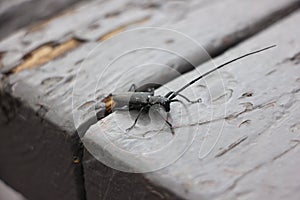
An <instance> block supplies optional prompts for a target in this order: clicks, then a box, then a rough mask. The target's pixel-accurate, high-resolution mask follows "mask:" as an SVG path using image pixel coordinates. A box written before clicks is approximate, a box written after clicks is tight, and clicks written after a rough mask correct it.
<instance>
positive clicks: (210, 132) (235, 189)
mask: <svg viewBox="0 0 300 200" xmlns="http://www.w3.org/2000/svg"><path fill="white" fill-rule="evenodd" d="M299 20H300V12H297V13H295V14H293V15H291V16H289V17H288V18H286V19H283V20H282V21H280V22H278V23H276V24H275V25H274V26H272V27H270V28H268V29H267V30H265V31H263V32H262V33H260V34H257V35H256V36H254V37H252V38H250V39H248V40H246V41H245V42H243V43H241V44H240V45H238V46H237V47H235V48H233V49H231V50H229V51H227V52H226V53H225V54H224V55H222V56H220V57H218V58H217V59H216V60H214V63H215V64H216V65H218V64H220V63H223V62H224V61H226V60H228V59H231V58H233V57H236V56H238V55H241V54H244V53H247V52H249V51H251V50H255V49H259V48H261V47H265V46H268V45H270V44H274V43H275V44H277V45H278V47H277V48H276V49H272V50H269V51H268V52H264V53H261V54H259V55H256V56H252V57H249V58H246V59H245V60H243V61H239V62H236V63H234V64H231V65H230V66H228V67H227V68H225V69H223V70H220V71H219V73H214V74H212V75H211V76H209V77H208V78H205V80H203V81H201V82H199V83H197V84H195V85H193V86H192V87H191V88H190V89H189V90H186V91H185V92H183V94H185V95H186V96H190V97H197V96H200V97H202V98H203V103H201V104H199V105H195V104H194V105H187V110H188V113H189V115H182V113H181V112H179V111H180V109H181V110H182V107H180V105H176V104H174V105H173V106H172V111H171V115H172V118H173V124H174V126H175V136H172V135H171V134H170V131H169V130H168V128H167V126H166V125H165V126H163V125H162V124H159V123H158V121H159V120H156V119H153V122H152V124H148V125H143V123H142V122H140V123H138V125H137V127H136V128H135V129H133V130H132V131H131V132H130V135H131V137H130V136H128V134H124V128H126V127H127V126H128V124H130V122H132V120H131V119H130V118H129V119H128V117H127V115H126V113H124V112H114V113H113V114H111V115H109V116H108V117H106V118H104V119H103V120H101V121H100V122H98V123H97V124H95V125H94V126H92V127H91V128H90V129H89V130H88V131H87V133H86V134H85V136H84V141H85V142H86V145H90V149H92V150H93V151H94V153H96V154H97V155H98V156H99V155H102V156H103V157H105V156H108V155H109V154H110V156H112V157H113V158H115V160H114V162H115V163H118V162H117V161H119V166H120V165H121V164H122V165H126V166H127V167H128V168H129V169H135V170H148V169H151V167H153V168H155V167H156V166H159V164H160V163H161V162H162V161H163V159H169V158H168V157H170V156H173V153H174V152H175V153H178V152H176V151H177V149H180V148H181V147H182V146H183V145H185V143H183V141H186V137H187V135H190V136H195V138H193V143H192V145H191V146H188V148H187V150H186V151H185V152H184V154H183V155H182V156H180V158H179V159H178V160H176V162H175V161H174V162H173V163H171V165H169V166H167V167H165V168H163V169H161V170H157V171H154V172H152V173H146V174H144V177H145V178H147V179H148V180H149V181H150V182H152V183H153V184H157V185H159V186H161V187H164V188H166V189H168V190H169V191H172V192H174V193H175V194H177V195H179V196H181V197H182V198H185V199H263V198H272V199H282V198H285V199H295V200H296V199H298V198H299V195H300V194H299V176H296V175H295V174H297V170H298V168H299V139H300V131H299V123H300V122H299V108H300V107H299V106H300V104H299V100H300V95H299V91H300V88H299V80H300V70H299V52H300V45H299V44H300V43H299V37H298V35H299V33H300V32H299V31H300V30H299V29H298V28H297V26H296V24H297V23H298V21H299ZM212 67H213V65H212V63H211V62H208V63H206V64H204V65H201V66H200V67H198V68H197V70H194V71H192V72H190V73H188V74H185V75H183V76H181V77H179V78H177V79H175V80H173V81H171V82H170V83H167V84H166V85H165V87H164V88H160V89H158V90H157V93H158V94H165V93H166V88H168V89H170V90H175V89H176V88H178V87H180V86H181V85H182V84H183V83H184V82H186V81H187V80H191V79H192V78H193V77H196V76H197V75H199V74H201V73H203V72H205V71H207V70H208V69H211V68H212ZM222 83H224V85H222ZM183 110H184V109H183ZM180 120H181V121H180ZM122 128H123V130H122ZM159 128H165V129H163V131H161V132H160V133H159V134H157V135H155V134H154V133H157V132H158V130H159ZM151 130H152V131H153V132H148V135H146V136H149V135H150V136H151V134H152V136H153V137H151V138H150V139H149V138H148V139H143V134H146V133H147V131H151ZM193 133H194V135H193ZM133 136H135V137H133ZM138 136H140V137H141V138H142V139H141V138H136V137H138ZM105 138H108V139H110V140H106V139H105ZM110 143H113V144H114V145H116V146H117V147H119V148H120V149H122V150H127V151H129V152H132V153H136V154H132V155H130V153H126V152H124V151H118V148H116V146H114V148H111V147H110V145H109V144H110ZM157 144H168V145H165V146H159V147H160V148H162V149H163V150H160V148H157V146H156V145H157ZM172 145H174V146H172ZM155 147H156V148H155ZM103 148H105V149H103ZM98 150H100V152H97V151H98ZM150 150H157V151H158V152H159V154H155V155H156V156H153V157H152V156H151V155H148V154H149V151H150ZM141 152H147V153H148V154H142V153H141ZM98 153H100V154H98ZM179 153H180V152H179Z"/></svg>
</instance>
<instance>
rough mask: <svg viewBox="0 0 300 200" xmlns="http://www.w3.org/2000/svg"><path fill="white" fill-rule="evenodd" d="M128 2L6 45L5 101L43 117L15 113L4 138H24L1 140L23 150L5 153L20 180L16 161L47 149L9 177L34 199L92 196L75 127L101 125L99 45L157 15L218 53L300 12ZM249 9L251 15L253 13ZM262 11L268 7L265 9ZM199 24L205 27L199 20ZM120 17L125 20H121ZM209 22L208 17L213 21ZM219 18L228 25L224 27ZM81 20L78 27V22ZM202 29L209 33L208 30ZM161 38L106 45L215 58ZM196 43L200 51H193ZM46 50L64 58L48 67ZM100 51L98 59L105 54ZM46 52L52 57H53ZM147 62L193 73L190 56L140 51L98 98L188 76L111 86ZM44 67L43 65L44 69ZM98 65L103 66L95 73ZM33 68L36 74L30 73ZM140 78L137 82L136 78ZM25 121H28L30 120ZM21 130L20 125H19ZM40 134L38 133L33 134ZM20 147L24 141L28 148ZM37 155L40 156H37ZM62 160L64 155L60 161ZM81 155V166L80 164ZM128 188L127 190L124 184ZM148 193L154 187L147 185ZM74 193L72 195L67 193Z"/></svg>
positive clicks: (146, 72) (72, 17)
mask: <svg viewBox="0 0 300 200" xmlns="http://www.w3.org/2000/svg"><path fill="white" fill-rule="evenodd" d="M128 2H129V3H130V1H123V0H122V1H110V2H107V1H101V2H91V4H88V5H87V6H86V7H83V8H78V9H75V11H74V12H71V13H69V15H65V16H62V17H59V18H57V19H54V20H51V21H50V22H47V23H45V24H42V25H41V26H38V27H35V28H33V29H31V30H22V31H20V32H18V33H17V34H16V35H13V36H12V37H10V38H8V39H7V40H5V41H3V42H1V44H0V51H1V52H2V64H3V67H2V69H1V70H2V72H3V74H4V78H3V81H2V83H1V85H2V86H3V91H2V94H4V91H6V92H7V94H5V95H4V96H3V99H7V98H8V99H10V98H12V99H20V101H17V102H18V103H17V105H18V104H21V105H22V106H21V108H23V107H24V110H25V111H24V112H25V114H26V113H29V116H31V115H32V116H35V113H38V114H37V115H38V116H37V117H32V118H28V120H27V121H25V122H23V123H21V121H22V120H23V119H24V117H22V115H17V116H15V115H14V112H12V116H13V117H11V115H10V114H9V113H8V114H7V115H2V116H1V118H3V119H4V120H5V119H6V118H7V116H8V119H9V122H11V125H10V126H8V125H5V124H3V125H2V126H3V128H2V126H1V132H2V130H3V131H8V130H9V128H10V127H11V126H16V128H15V129H13V130H11V131H10V132H8V133H9V135H16V136H18V138H19V139H16V138H17V137H16V138H14V139H13V138H10V137H8V136H6V137H3V139H2V138H1V140H0V141H1V145H2V143H3V144H4V145H2V146H3V147H5V144H6V145H9V147H8V148H12V146H17V147H18V148H20V149H16V151H12V152H11V154H10V153H7V152H6V151H4V149H3V150H2V152H3V155H2V156H4V157H6V158H7V159H6V160H5V163H4V162H3V164H2V163H1V165H0V166H1V167H2V166H3V169H6V170H8V169H10V167H11V166H14V168H13V169H14V172H15V174H16V176H17V174H20V173H22V171H23V167H22V166H20V165H14V163H16V162H17V163H24V162H25V163H26V159H25V161H24V156H23V154H22V153H19V152H24V151H26V150H27V148H28V147H29V146H31V145H32V144H34V145H36V146H37V147H36V148H37V149H42V150H41V151H40V152H39V154H38V156H37V157H35V159H34V160H31V162H30V164H28V169H27V170H28V173H27V174H28V175H27V176H25V175H24V176H22V177H16V176H10V174H8V173H6V174H5V175H3V176H4V177H5V180H7V182H10V184H11V185H14V186H15V185H16V188H17V189H18V190H20V191H22V192H23V193H24V194H26V196H28V197H29V198H31V197H32V198H37V197H40V195H41V194H42V193H43V192H45V190H46V188H47V191H53V193H51V194H52V195H49V198H58V197H59V195H61V193H64V195H66V198H72V199H76V198H77V199H80V198H81V197H82V195H84V190H83V188H81V186H82V182H83V174H82V171H81V170H82V169H81V167H82V165H81V164H82V162H81V161H82V160H81V154H82V151H81V149H80V146H79V144H78V143H79V138H77V133H76V129H75V127H79V126H80V125H82V124H84V125H86V127H85V128H87V127H88V126H89V125H91V124H92V123H94V122H95V113H94V112H93V111H94V109H93V106H94V103H95V99H94V98H93V94H94V89H95V86H96V85H97V79H96V78H95V74H97V72H99V71H102V70H103V69H104V68H105V64H104V63H103V59H100V58H99V57H96V56H95V57H89V58H86V55H87V54H88V53H89V52H90V51H91V50H92V49H93V48H94V47H96V46H97V45H98V44H99V41H98V40H102V39H103V38H107V37H108V36H111V35H114V34H115V33H116V32H118V31H119V30H120V27H121V30H127V29H129V28H131V27H137V26H142V25H139V24H135V22H141V20H143V19H145V18H144V17H148V16H149V17H150V18H149V19H148V18H146V19H148V20H146V21H145V22H144V24H143V25H145V26H151V25H156V26H162V27H168V28H174V29H175V30H179V31H182V32H184V33H186V34H188V35H190V36H192V37H194V39H196V40H197V41H198V42H199V43H201V44H202V45H203V46H204V47H205V48H206V49H208V51H209V52H210V53H214V52H219V51H221V50H222V49H224V48H226V47H229V46H231V45H233V44H235V43H236V42H238V41H240V40H241V39H242V38H244V37H247V36H249V35H251V34H253V30H255V31H258V30H260V29H261V25H262V24H263V25H267V24H269V21H268V20H269V19H270V17H274V18H278V17H279V16H283V15H284V14H286V13H287V12H289V11H290V10H293V9H296V8H297V6H298V1H295V0H289V1H286V0H285V1H278V3H277V4H274V3H273V1H271V0H265V1H263V4H262V1H253V0H252V1H250V0H249V1H244V2H243V3H241V1H237V0H227V1H226V4H224V3H222V2H219V1H214V2H213V5H211V6H210V4H209V3H207V4H199V6H198V7H197V6H195V7H194V8H190V9H195V10H191V11H190V12H187V13H185V12H184V13H178V12H175V11H173V12H171V15H170V14H169V13H166V12H165V6H164V3H163V2H162V3H159V4H158V5H159V6H154V7H151V6H150V7H151V8H150V9H149V7H147V6H146V8H144V7H143V6H144V4H142V6H139V5H138V6H132V4H127V3H128ZM227 3H228V4H227ZM134 5H136V4H134ZM192 5H193V4H192ZM228 5H234V7H232V11H231V12H228V15H224V9H225V8H227V7H228ZM259 6H261V7H259ZM245 7H247V8H248V9H245ZM257 7H259V8H260V9H257ZM100 8H101V9H102V10H103V13H100V12H99V10H100ZM198 9H199V10H198ZM243 9H244V13H242V14H241V13H240V11H239V10H243ZM120 10H124V11H123V12H122V14H121V15H116V16H115V17H116V18H114V17H111V16H114V14H113V13H118V11H120ZM254 10H255V11H256V10H257V12H256V13H255V15H254V14H253V12H254ZM136 11H140V12H136ZM212 12H215V13H216V15H215V17H214V18H210V17H208V16H210V14H211V13H212ZM183 14H184V15H183ZM84 16H87V17H84ZM107 16H109V17H107ZM171 16H173V17H174V18H173V20H171V21H169V19H170V18H171V19H172V17H171ZM182 16H183V17H182ZM199 16H200V17H199ZM237 16H239V17H237ZM253 16H255V17H253ZM178 18H182V19H183V20H182V21H181V22H178V23H175V22H174V21H177V20H176V19H178ZM198 18H199V19H200V21H197V19H198ZM118 19H120V21H119V20H118ZM121 19H122V20H121ZM123 19H124V20H123ZM204 19H208V20H209V22H207V21H206V20H204ZM217 19H222V21H219V20H217ZM74 21H75V22H76V23H74ZM98 22H101V26H97V23H98ZM129 22H130V23H129ZM222 24H231V25H232V26H226V27H224V30H223V29H222V31H219V29H220V26H221V25H222ZM58 27H60V28H58ZM81 27H82V28H81ZM90 27H92V28H90ZM195 27H201V29H198V28H195ZM204 30H205V31H204ZM203 31H204V32H203ZM126 33H130V32H126ZM154 33H155V34H154ZM154 33H153V32H150V33H148V32H146V33H145V34H146V35H145V36H147V37H145V38H146V39H147V40H139V42H137V40H136V39H137V38H136V37H132V38H129V37H124V36H126V34H122V36H123V37H124V38H123V39H121V43H119V44H122V45H123V46H122V48H120V46H119V44H118V43H113V40H106V42H102V43H101V44H102V45H106V47H107V49H109V52H105V51H102V52H104V53H103V54H105V56H104V58H105V59H107V60H109V59H110V57H111V53H114V55H118V54H119V55H120V53H122V52H123V51H125V50H126V48H130V47H140V46H141V45H142V47H144V46H145V45H148V46H150V47H160V48H165V49H168V50H170V51H173V52H174V51H175V52H177V53H178V54H180V55H182V56H183V57H186V58H188V59H190V60H191V63H192V64H194V65H197V64H198V63H201V62H203V61H204V60H207V59H208V57H207V54H205V53H204V54H201V51H203V50H200V51H199V46H197V45H195V44H194V43H193V42H189V43H186V41H187V40H186V38H185V37H180V36H182V35H179V36H176V35H175V36H174V37H175V40H174V42H173V43H172V42H171V45H170V43H169V42H166V41H167V40H166V39H169V38H165V37H162V35H160V34H157V33H159V32H154ZM211 33H214V34H211ZM203 35H205V37H202V36H203ZM228 35H230V36H231V37H230V38H231V39H230V40H229V42H225V43H224V42H222V41H223V39H224V37H225V36H228ZM129 39H130V40H129ZM216 41H217V42H216ZM144 42H148V43H144ZM215 42H216V43H215ZM69 45H70V46H69ZM127 45H128V46H127ZM130 45H132V46H130ZM191 45H192V48H189V47H191ZM65 46H67V47H65ZM39 47H41V48H39ZM73 47H74V48H73ZM108 47H109V48H108ZM45 49H46V52H50V53H49V54H51V55H52V56H51V59H55V58H56V59H55V60H51V59H50V60H47V59H48V58H47V59H46V62H45V63H44V64H43V63H42V64H41V63H40V61H41V60H43V59H44V57H43V56H44V55H45V54H44V52H45ZM49 49H50V50H49ZM34 50H37V51H34ZM64 50H66V51H64ZM70 50H72V51H70ZM99 51H100V50H99V49H98V52H99ZM56 52H62V53H64V54H61V55H60V56H58V55H59V54H58V55H57V54H56ZM95 52H96V53H97V51H95ZM100 52H101V51H100ZM35 53H37V56H38V58H39V59H37V60H38V61H39V62H38V64H37V65H32V66H31V65H29V64H26V65H25V66H28V67H26V68H25V69H27V70H24V69H23V71H18V70H17V71H15V72H18V73H15V72H14V70H13V69H16V67H17V66H18V65H19V64H22V63H23V62H24V61H27V59H28V58H29V59H32V60H30V62H33V60H35V59H34V58H35V55H36V54H35ZM46 54H47V55H48V53H46ZM25 55H26V56H25ZM96 55H97V54H96ZM39 56H41V57H39ZM82 61H84V63H87V65H84V66H87V67H88V69H87V72H88V73H87V74H86V73H79V75H78V76H77V77H76V70H77V69H79V68H80V64H81V63H82ZM145 61H147V63H149V62H152V63H153V62H156V63H159V64H163V65H173V68H175V69H176V70H178V71H179V72H184V71H188V70H190V69H192V68H191V65H190V64H189V63H187V62H186V61H185V60H184V59H182V58H178V56H177V55H174V54H168V53H166V52H162V51H159V52H155V51H148V52H146V53H145V52H143V51H140V52H137V53H136V54H133V55H130V56H129V57H124V58H122V59H120V60H119V62H118V63H116V66H115V67H118V66H121V67H120V68H119V69H122V71H120V70H116V71H115V73H112V74H111V75H110V76H107V77H104V79H103V85H102V88H99V89H101V90H99V91H98V92H97V93H96V96H97V98H99V99H101V98H102V97H104V96H105V95H107V94H108V92H111V91H116V90H119V91H124V90H127V88H129V86H130V84H132V82H135V83H136V84H138V85H141V84H142V83H145V82H156V83H162V84H163V83H165V82H168V81H170V80H172V79H173V78H175V77H176V76H179V75H180V73H179V74H178V73H175V74H170V71H172V69H170V68H167V69H166V70H163V71H162V70H161V68H160V67H159V66H157V67H155V69H154V68H146V69H145V68H143V69H139V70H137V71H134V72H133V73H127V74H126V75H125V76H123V77H122V79H121V80H122V81H123V80H124V82H120V83H121V84H119V85H117V87H116V88H115V90H113V86H112V85H111V83H117V81H118V80H119V79H120V75H123V73H124V72H128V71H129V70H130V69H131V68H132V66H136V65H140V64H144V63H145ZM39 65H42V66H40V67H38V66H39ZM22 66H24V65H22ZM94 66H97V67H98V66H99V67H98V68H97V69H95V67H94ZM31 67H32V69H31V70H29V68H31ZM89 70H96V71H89ZM97 70H98V71H97ZM86 75H88V76H86ZM137 75H138V76H137ZM75 77H76V78H75ZM133 77H136V78H135V79H134V80H133ZM75 80H76V84H78V85H79V87H76V88H77V89H79V90H77V91H76V92H78V93H75V94H79V95H80V97H81V98H79V97H78V98H75V100H74V101H73V103H74V104H73V107H72V87H73V84H74V83H75ZM87 80H90V81H87ZM4 85H5V87H4ZM90 95H92V96H90ZM2 102H4V101H1V103H2ZM9 105H10V104H9ZM11 107H14V104H12V106H11ZM11 107H9V108H11ZM21 110H22V109H21ZM72 112H73V113H76V112H77V113H76V114H77V116H78V115H79V116H81V118H79V119H76V121H75V127H74V121H73V120H74V119H73V114H72ZM18 113H19V112H18ZM25 116H28V114H26V115H25ZM5 117H6V118H5ZM91 117H92V118H91ZM25 118H27V117H25ZM90 119H91V120H90ZM40 120H42V122H44V121H43V120H45V123H46V124H47V126H46V125H45V124H43V123H42V122H39V121H40ZM31 121H32V122H31ZM86 121H87V122H86ZM48 123H49V124H48ZM16 124H18V126H17V125H16ZM32 124H36V125H35V126H36V127H33V126H32ZM17 127H18V128H17ZM44 127H47V128H48V127H50V128H48V129H49V131H48V129H47V130H44ZM27 128H29V130H31V131H29V132H30V137H26V135H22V136H20V135H19V134H18V133H19V132H20V130H25V129H27ZM32 129H37V130H36V131H33V130H32ZM40 129H41V130H40ZM53 129H54V130H55V131H54V132H52V131H50V130H53ZM43 131H44V133H45V138H43V140H45V141H48V142H49V143H48V142H47V143H46V144H43V143H40V142H39V140H38V138H39V137H40V134H39V132H43ZM28 134H29V133H28ZM20 142H22V145H21V144H20ZM61 149H64V151H63V152H61V153H60V151H61ZM49 152H51V154H50V155H53V156H54V157H55V158H56V159H57V160H55V162H53V160H51V159H50V160H45V159H44V158H45V157H47V156H49V154H48V153H49ZM29 155H33V153H31V154H29ZM55 155H62V156H59V157H56V156H55ZM74 155H75V160H73V157H74ZM77 158H78V159H77ZM93 162H96V161H95V160H94V161H91V162H87V163H85V168H86V169H89V166H92V165H94V164H95V163H93ZM57 163H60V166H58V165H57ZM88 163H90V164H91V165H89V164H88ZM37 166H38V167H40V166H42V167H41V172H40V173H38V175H39V176H36V177H33V178H32V177H31V174H32V173H34V172H35V169H36V168H37ZM63 169H68V170H63ZM45 172H46V173H45ZM57 173H59V174H57ZM94 173H95V174H97V172H93V171H89V172H87V173H86V174H89V177H88V178H86V183H87V184H86V190H87V196H88V197H89V198H92V197H95V196H98V195H99V194H97V193H96V194H95V193H94V192H95V191H100V190H97V188H98V187H100V186H99V185H91V184H90V183H93V180H92V179H94V178H93V177H94V176H92V175H91V174H94ZM52 174H57V177H56V178H57V179H53V182H41V180H48V179H49V176H48V175H52ZM99 174H101V172H99ZM95 176H96V175H95ZM80 178H81V179H80ZM20 179H21V181H20ZM25 180H31V182H32V184H33V185H38V186H40V187H41V189H40V190H38V191H32V188H31V187H30V186H29V185H24V181H25ZM66 182H68V184H69V185H66ZM142 182H143V181H142V180H141V181H140V182H138V181H137V183H142ZM120 184H121V185H122V182H121V183H120ZM58 188H60V189H58ZM70 188H71V189H70ZM144 188H147V187H146V186H145V187H144ZM66 190H67V191H68V192H65V191H66ZM101 191H102V190H101ZM143 191H144V190H143ZM142 194H145V193H142Z"/></svg>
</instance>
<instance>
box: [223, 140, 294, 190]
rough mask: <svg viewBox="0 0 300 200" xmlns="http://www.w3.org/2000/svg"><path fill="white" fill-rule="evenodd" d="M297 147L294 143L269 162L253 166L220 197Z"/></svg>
mask: <svg viewBox="0 0 300 200" xmlns="http://www.w3.org/2000/svg"><path fill="white" fill-rule="evenodd" d="M298 145H299V143H296V144H295V145H293V146H291V147H290V148H288V149H286V150H285V151H283V152H282V153H280V154H278V155H276V156H274V157H273V158H272V159H270V160H269V161H267V162H264V163H261V164H259V165H257V166H255V167H254V168H252V169H250V170H248V171H247V172H245V173H243V174H242V175H241V176H239V177H238V178H237V179H236V180H234V182H233V183H232V184H231V186H230V187H228V188H227V189H226V191H225V192H223V193H222V194H221V195H223V194H226V193H228V192H230V191H232V190H234V189H235V188H236V186H237V185H238V183H239V182H240V181H241V180H242V179H244V178H245V177H246V176H248V175H249V174H251V173H253V172H254V171H256V170H259V169H260V168H262V167H264V166H266V165H268V164H272V163H273V162H274V161H276V160H278V159H280V158H281V157H283V156H284V155H286V154H288V153H289V152H291V151H292V150H293V149H295V148H296V147H297V146H298Z"/></svg>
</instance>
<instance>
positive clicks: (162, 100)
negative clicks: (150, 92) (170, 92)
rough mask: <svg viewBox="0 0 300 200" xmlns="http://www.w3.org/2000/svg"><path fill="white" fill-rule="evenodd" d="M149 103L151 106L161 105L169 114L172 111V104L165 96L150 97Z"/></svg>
mask: <svg viewBox="0 0 300 200" xmlns="http://www.w3.org/2000/svg"><path fill="white" fill-rule="evenodd" d="M148 102H149V104H150V105H161V106H162V107H164V108H165V110H166V111H167V112H169V111H170V102H169V99H168V98H166V97H164V96H160V95H158V96H149V97H148Z"/></svg>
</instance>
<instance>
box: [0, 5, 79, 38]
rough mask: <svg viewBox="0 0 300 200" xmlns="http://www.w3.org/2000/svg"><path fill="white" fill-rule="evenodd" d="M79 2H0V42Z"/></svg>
mask: <svg viewBox="0 0 300 200" xmlns="http://www.w3.org/2000/svg"><path fill="white" fill-rule="evenodd" d="M77 2H79V0H59V1H53V0H46V1H39V0H2V1H1V2H0V40H1V39H4V38H5V37H8V36H10V35H11V34H13V33H14V32H15V31H16V30H18V29H20V28H22V27H25V26H28V25H32V24H33V23H36V22H39V21H40V20H44V19H46V18H48V17H51V16H53V15H55V14H57V13H58V12H61V11H63V10H64V9H66V8H68V7H70V6H71V5H73V4H75V3H77Z"/></svg>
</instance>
